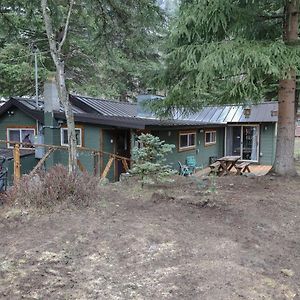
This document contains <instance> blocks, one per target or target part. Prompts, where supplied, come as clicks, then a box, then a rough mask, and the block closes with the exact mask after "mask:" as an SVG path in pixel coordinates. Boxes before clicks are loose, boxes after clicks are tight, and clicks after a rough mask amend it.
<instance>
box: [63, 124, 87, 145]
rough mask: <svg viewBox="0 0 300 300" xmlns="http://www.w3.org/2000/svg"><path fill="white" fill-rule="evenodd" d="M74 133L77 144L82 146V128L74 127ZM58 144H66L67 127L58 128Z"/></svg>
mask: <svg viewBox="0 0 300 300" xmlns="http://www.w3.org/2000/svg"><path fill="white" fill-rule="evenodd" d="M75 134H76V142H77V146H78V147H82V129H81V128H75ZM60 144H61V145H62V146H68V129H67V128H61V129H60Z"/></svg>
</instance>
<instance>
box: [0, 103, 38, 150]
mask: <svg viewBox="0 0 300 300" xmlns="http://www.w3.org/2000/svg"><path fill="white" fill-rule="evenodd" d="M10 111H14V114H13V115H12V116H9V115H8V114H3V115H2V116H1V118H0V139H1V140H6V132H7V131H6V130H7V128H10V127H26V126H34V127H35V125H36V122H35V120H34V119H32V118H31V117H29V116H27V115H25V114H24V113H23V112H22V111H20V110H19V109H18V108H14V109H10ZM3 146H4V144H3V145H1V147H3Z"/></svg>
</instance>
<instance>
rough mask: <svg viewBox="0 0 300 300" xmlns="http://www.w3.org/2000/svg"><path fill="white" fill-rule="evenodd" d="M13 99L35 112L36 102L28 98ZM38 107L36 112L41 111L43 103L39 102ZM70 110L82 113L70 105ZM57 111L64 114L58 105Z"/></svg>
mask: <svg viewBox="0 0 300 300" xmlns="http://www.w3.org/2000/svg"><path fill="white" fill-rule="evenodd" d="M13 99H16V100H18V101H20V102H21V103H23V104H24V105H25V106H27V107H28V108H29V109H31V110H36V100H33V99H29V98H20V97H13ZM38 106H39V108H38V110H41V111H43V109H44V101H39V102H38ZM72 110H73V113H82V112H84V111H83V110H82V109H80V108H79V107H76V106H74V105H72ZM59 111H60V112H64V108H63V106H62V105H60V108H59Z"/></svg>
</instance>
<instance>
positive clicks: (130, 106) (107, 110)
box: [70, 95, 137, 117]
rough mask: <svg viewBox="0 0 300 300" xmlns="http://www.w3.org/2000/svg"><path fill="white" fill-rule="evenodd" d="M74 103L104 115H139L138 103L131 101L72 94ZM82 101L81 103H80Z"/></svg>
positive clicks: (88, 110) (71, 98) (71, 97)
mask: <svg viewBox="0 0 300 300" xmlns="http://www.w3.org/2000/svg"><path fill="white" fill-rule="evenodd" d="M70 100H71V102H72V103H73V104H75V105H77V106H79V107H80V105H84V106H81V107H82V108H83V109H84V110H86V111H87V112H91V109H92V110H94V112H97V113H99V114H101V115H103V116H118V117H135V116H137V105H136V104H134V103H129V102H118V101H113V100H104V99H96V98H92V97H86V96H77V95H70ZM79 102H81V103H79Z"/></svg>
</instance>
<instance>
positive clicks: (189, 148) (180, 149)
mask: <svg viewBox="0 0 300 300" xmlns="http://www.w3.org/2000/svg"><path fill="white" fill-rule="evenodd" d="M191 134H193V135H195V144H194V145H192V146H185V147H181V146H180V137H181V136H182V135H187V136H189V135H191ZM188 140H189V138H188ZM196 145H197V134H196V131H190V132H179V144H178V149H179V151H185V150H192V149H195V148H196Z"/></svg>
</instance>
